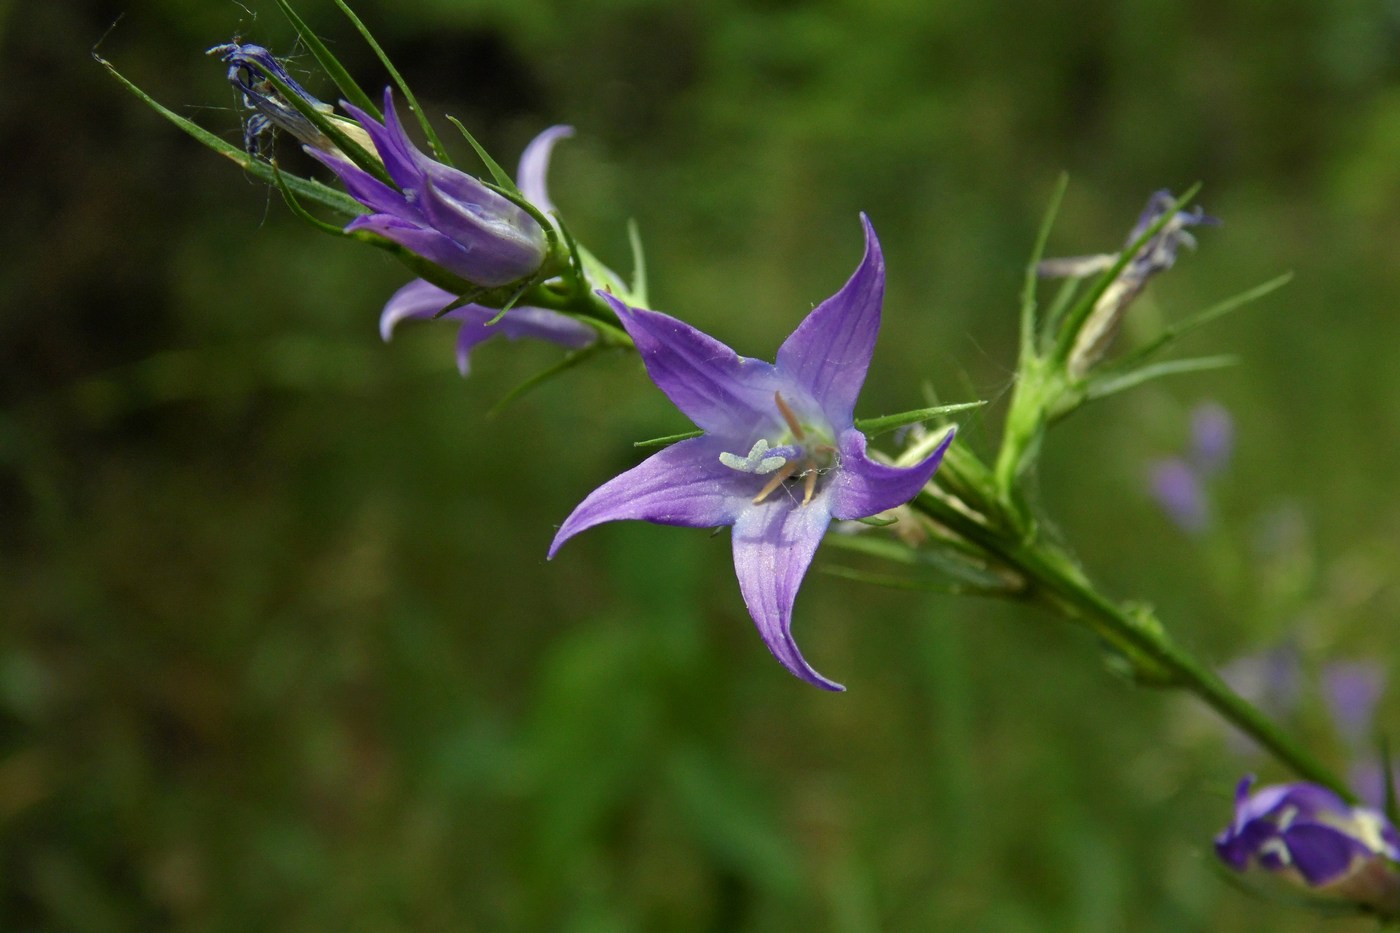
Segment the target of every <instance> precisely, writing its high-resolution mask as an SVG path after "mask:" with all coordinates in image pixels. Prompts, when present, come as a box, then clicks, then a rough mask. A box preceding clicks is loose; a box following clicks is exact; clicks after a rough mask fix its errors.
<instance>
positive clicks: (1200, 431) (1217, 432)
mask: <svg viewBox="0 0 1400 933" xmlns="http://www.w3.org/2000/svg"><path fill="white" fill-rule="evenodd" d="M1234 441H1235V422H1234V419H1232V418H1231V417H1230V412H1229V411H1227V410H1226V408H1225V406H1224V405H1220V404H1218V403H1216V402H1202V403H1201V404H1200V405H1197V406H1196V407H1195V409H1194V410H1193V411H1192V412H1191V461H1192V464H1193V465H1194V466H1195V467H1196V469H1198V470H1200V472H1201V475H1203V476H1213V475H1214V474H1216V473H1219V472H1220V471H1221V470H1223V469H1225V467H1226V465H1227V464H1229V462H1230V454H1231V453H1232V452H1233V451H1234Z"/></svg>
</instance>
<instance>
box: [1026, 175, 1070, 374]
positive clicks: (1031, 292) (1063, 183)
mask: <svg viewBox="0 0 1400 933" xmlns="http://www.w3.org/2000/svg"><path fill="white" fill-rule="evenodd" d="M1068 187H1069V173H1068V172H1061V173H1060V177H1059V179H1058V180H1057V181H1056V182H1055V191H1054V193H1053V194H1051V196H1050V206H1049V207H1047V208H1046V209H1045V216H1044V217H1042V218H1041V221H1040V230H1039V232H1037V233H1036V237H1035V246H1034V247H1033V248H1032V249H1031V259H1030V262H1029V263H1027V264H1026V278H1025V284H1024V285H1023V286H1022V288H1021V349H1020V352H1021V360H1022V361H1023V362H1024V361H1025V360H1028V359H1030V358H1031V357H1032V356H1033V355H1034V354H1035V304H1036V302H1035V292H1036V288H1035V286H1036V281H1037V280H1038V278H1039V268H1038V267H1039V266H1040V260H1041V258H1042V257H1044V255H1045V244H1046V243H1047V242H1049V240H1050V229H1051V228H1052V227H1054V225H1055V215H1057V214H1058V213H1059V212H1060V202H1061V201H1063V200H1064V197H1065V189H1067V188H1068Z"/></svg>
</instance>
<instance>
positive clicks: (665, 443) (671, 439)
mask: <svg viewBox="0 0 1400 933" xmlns="http://www.w3.org/2000/svg"><path fill="white" fill-rule="evenodd" d="M704 433H705V432H704V431H701V430H700V429H699V428H696V429H695V430H694V431H686V432H685V433H683V434H668V435H666V436H665V437H653V438H652V439H651V440H646V441H633V442H632V446H633V447H669V446H670V445H672V444H674V443H676V442H677V441H688V440H690V439H691V438H692V437H699V436H700V435H701V434H704Z"/></svg>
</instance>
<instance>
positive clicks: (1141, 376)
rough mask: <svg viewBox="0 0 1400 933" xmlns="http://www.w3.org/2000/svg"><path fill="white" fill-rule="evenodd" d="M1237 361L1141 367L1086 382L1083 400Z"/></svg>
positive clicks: (1205, 360)
mask: <svg viewBox="0 0 1400 933" xmlns="http://www.w3.org/2000/svg"><path fill="white" fill-rule="evenodd" d="M1239 361H1240V360H1239V357H1237V356H1233V355H1230V354H1222V355H1220V356H1199V357H1193V358H1191V359H1185V360H1168V361H1167V362H1165V363H1154V364H1153V365H1151V366H1143V367H1141V368H1139V369H1135V370H1133V371H1131V372H1126V373H1123V374H1121V375H1116V376H1115V375H1109V376H1106V377H1104V376H1100V377H1097V378H1094V379H1090V380H1089V381H1088V383H1087V385H1086V386H1085V390H1084V399H1085V400H1086V401H1095V400H1097V399H1101V398H1106V397H1107V396H1110V395H1115V394H1117V393H1119V392H1123V391H1126V390H1128V389H1132V388H1136V387H1137V386H1140V385H1142V384H1143V383H1144V382H1149V381H1151V380H1153V379H1160V378H1161V377H1163V376H1175V375H1177V374H1179V373H1195V372H1203V371H1205V370H1210V369H1223V368H1225V367H1227V366H1234V365H1236V364H1237V363H1239ZM1076 407H1077V406H1076ZM1066 413H1068V412H1066ZM1057 415H1058V413H1057Z"/></svg>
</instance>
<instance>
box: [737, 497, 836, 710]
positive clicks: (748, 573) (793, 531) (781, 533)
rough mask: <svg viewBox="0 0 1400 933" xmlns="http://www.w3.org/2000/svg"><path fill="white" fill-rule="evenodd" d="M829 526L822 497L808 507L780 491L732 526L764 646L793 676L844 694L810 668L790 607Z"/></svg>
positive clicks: (743, 585) (743, 583)
mask: <svg viewBox="0 0 1400 933" xmlns="http://www.w3.org/2000/svg"><path fill="white" fill-rule="evenodd" d="M829 524H831V512H830V511H828V509H827V507H826V502H825V501H824V496H818V497H817V498H816V499H814V500H812V501H811V502H809V503H807V504H806V505H799V504H797V503H795V502H794V501H793V500H792V499H790V498H789V497H788V496H786V495H784V494H783V493H782V492H779V493H777V494H775V495H774V496H773V497H772V498H771V499H770V500H769V501H767V502H765V503H763V504H762V505H751V504H750V505H749V506H748V507H747V508H745V509H744V510H743V511H742V512H741V513H740V515H739V518H738V521H736V522H735V523H734V571H735V573H736V574H738V577H739V591H740V592H741V593H743V595H744V603H745V605H747V606H748V607H749V615H751V616H752V617H753V621H754V624H755V625H757V626H758V632H759V634H760V635H762V636H763V642H764V644H766V645H767V646H768V650H769V651H771V652H773V657H775V658H777V659H778V661H779V662H780V663H781V664H782V665H783V666H784V667H786V668H787V669H788V670H789V671H791V672H792V673H793V674H795V675H797V676H798V677H800V678H801V679H802V680H805V681H807V682H808V683H809V684H812V685H814V686H817V687H821V688H822V689H823V690H845V689H846V688H845V687H843V686H841V685H840V684H838V683H836V682H834V681H831V680H827V679H826V678H825V677H823V676H822V675H821V674H818V673H817V672H816V671H815V670H813V669H812V666H811V665H810V664H808V663H807V661H806V659H804V658H803V657H802V652H801V651H799V650H798V648H797V642H796V641H795V640H794V639H793V637H792V604H793V602H794V600H796V599H797V588H798V587H799V586H801V584H802V578H803V576H804V575H805V574H806V573H807V568H808V567H809V566H810V565H811V563H812V555H813V554H815V553H816V551H817V545H818V544H820V543H821V540H822V535H823V534H825V533H826V528H827V526H828V525H829Z"/></svg>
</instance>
